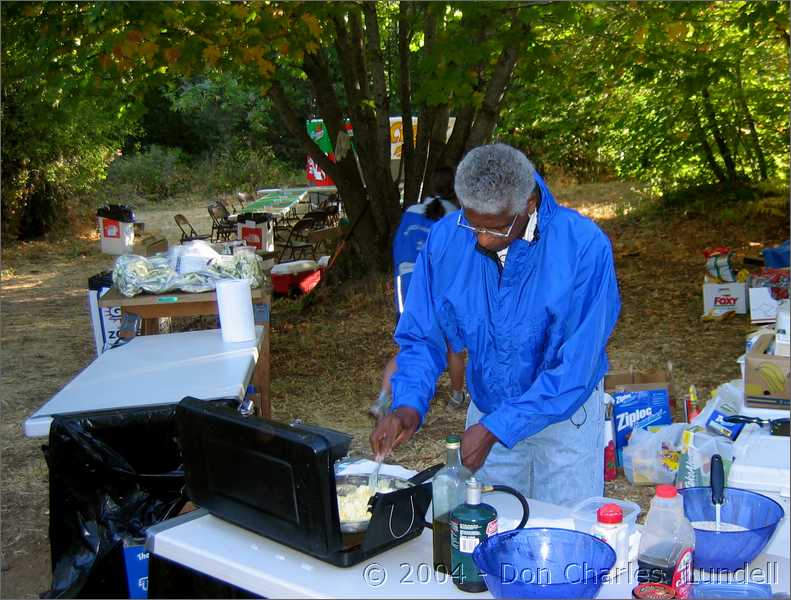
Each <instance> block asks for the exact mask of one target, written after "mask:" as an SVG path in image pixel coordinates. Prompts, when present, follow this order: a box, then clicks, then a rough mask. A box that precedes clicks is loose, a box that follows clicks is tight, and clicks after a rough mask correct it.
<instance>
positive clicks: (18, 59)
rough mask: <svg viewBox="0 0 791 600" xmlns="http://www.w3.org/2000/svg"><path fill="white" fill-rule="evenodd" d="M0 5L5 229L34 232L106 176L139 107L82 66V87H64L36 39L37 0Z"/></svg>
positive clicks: (78, 75) (10, 234) (59, 218)
mask: <svg viewBox="0 0 791 600" xmlns="http://www.w3.org/2000/svg"><path fill="white" fill-rule="evenodd" d="M1 8H2V36H3V48H2V69H3V78H2V119H1V120H2V139H3V143H2V167H3V178H2V212H3V221H2V225H3V235H4V236H6V237H7V238H10V239H13V238H15V237H18V236H21V237H34V236H39V235H42V234H44V233H45V232H47V231H48V230H50V229H51V228H52V227H53V226H56V225H58V224H61V223H63V222H64V220H65V218H66V214H67V212H68V211H69V207H70V205H71V204H72V203H73V202H74V201H75V199H76V198H77V197H79V196H81V195H83V194H85V193H86V192H87V191H88V190H90V189H91V188H92V187H93V186H94V185H95V184H96V182H97V181H99V180H100V179H101V178H102V177H103V176H104V173H105V167H106V165H107V163H108V162H109V160H110V158H111V156H112V152H113V151H114V149H115V148H117V147H118V146H119V145H120V143H121V142H122V140H123V139H124V137H126V135H128V134H129V133H131V132H132V130H133V127H134V107H132V106H130V104H129V103H128V99H126V98H125V97H124V96H121V95H118V94H112V93H108V90H107V89H106V88H105V87H104V83H103V82H102V81H101V80H100V81H98V82H96V85H93V82H94V81H93V74H86V73H84V72H74V73H73V74H72V77H73V80H74V82H75V84H76V85H77V86H78V87H79V88H80V89H81V91H80V93H79V94H74V95H66V94H64V93H63V88H62V85H63V84H62V80H61V79H59V78H49V76H48V64H47V62H48V59H49V60H57V59H52V58H51V57H48V56H47V54H46V53H44V52H41V51H40V48H38V47H37V44H38V43H40V42H41V40H38V39H37V38H38V37H39V36H40V31H39V27H41V26H44V24H36V23H35V22H34V18H33V16H32V15H34V14H35V11H37V10H38V9H39V8H40V6H39V5H32V4H22V3H19V4H17V3H3V4H2V6H1ZM54 25H55V23H51V24H47V26H54ZM60 25H61V26H62V25H64V23H60ZM72 45H73V40H72V42H71V43H65V44H64V45H63V47H62V48H60V49H59V50H58V55H59V56H60V55H63V54H64V53H66V54H67V53H69V52H70V48H71V47H72ZM86 82H91V85H89V86H87V87H86V86H85V84H86Z"/></svg>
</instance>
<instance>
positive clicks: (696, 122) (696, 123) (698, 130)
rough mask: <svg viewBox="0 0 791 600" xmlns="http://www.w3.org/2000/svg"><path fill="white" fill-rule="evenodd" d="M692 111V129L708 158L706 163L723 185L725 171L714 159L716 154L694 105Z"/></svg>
mask: <svg viewBox="0 0 791 600" xmlns="http://www.w3.org/2000/svg"><path fill="white" fill-rule="evenodd" d="M691 111H692V119H691V120H692V127H693V129H694V130H695V134H696V135H697V137H698V141H699V142H700V147H701V149H702V150H703V155H704V156H705V157H706V162H707V163H708V165H709V168H710V169H711V170H712V172H713V173H714V175H715V176H716V177H717V179H718V180H719V181H720V182H721V183H725V181H726V180H727V178H726V177H725V171H723V170H722V168H721V167H720V165H719V164H717V159H716V158H714V152H712V150H711V146H710V145H709V142H708V140H707V139H706V132H705V131H704V130H703V125H701V123H700V115H699V114H698V109H697V107H695V106H694V105H692V107H691Z"/></svg>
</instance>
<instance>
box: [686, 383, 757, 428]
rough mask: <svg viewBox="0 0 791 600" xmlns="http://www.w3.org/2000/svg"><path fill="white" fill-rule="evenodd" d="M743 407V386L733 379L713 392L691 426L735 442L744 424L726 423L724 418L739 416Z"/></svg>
mask: <svg viewBox="0 0 791 600" xmlns="http://www.w3.org/2000/svg"><path fill="white" fill-rule="evenodd" d="M743 407H744V384H743V383H742V381H741V380H740V379H734V380H733V381H729V382H727V383H723V384H722V385H720V386H719V387H718V388H717V389H716V390H715V392H714V393H713V394H712V396H711V399H710V400H709V401H708V402H706V406H705V407H704V408H703V410H702V411H701V412H700V414H699V415H698V416H697V417H695V418H694V419H693V420H692V424H693V425H697V426H698V427H702V428H705V429H706V430H707V431H709V432H710V433H713V434H718V435H721V436H724V437H726V438H728V439H730V440H735V439H736V438H737V437H738V435H739V433H740V432H741V430H742V428H743V427H744V424H743V423H728V422H727V421H725V417H729V416H731V415H738V414H740V413H741V412H742V408H743Z"/></svg>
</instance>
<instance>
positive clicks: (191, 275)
mask: <svg viewBox="0 0 791 600" xmlns="http://www.w3.org/2000/svg"><path fill="white" fill-rule="evenodd" d="M215 255H216V256H214V257H213V258H211V259H209V260H208V262H206V264H205V265H203V264H202V263H201V264H200V265H198V264H197V261H198V260H201V259H200V258H199V255H197V254H190V255H182V256H181V257H177V258H176V263H177V264H178V263H179V261H181V260H182V259H183V257H184V256H191V257H193V258H195V259H196V260H195V261H193V262H194V263H195V264H192V265H190V266H189V267H187V268H186V270H184V272H182V273H180V272H179V271H178V270H177V269H176V268H175V267H174V266H173V264H172V262H171V261H172V259H173V255H171V256H166V255H157V256H152V257H149V258H146V257H143V256H136V255H134V254H127V255H122V256H119V257H118V259H117V260H116V262H115V268H114V269H113V284H115V286H116V287H117V288H118V290H119V291H120V292H121V293H122V294H123V295H124V296H127V297H131V296H136V295H137V294H139V293H141V292H149V293H151V294H163V293H165V292H170V291H174V290H182V291H184V292H209V291H211V290H213V289H215V288H216V286H217V281H218V280H220V279H248V280H249V281H250V287H251V288H257V287H260V286H261V284H262V283H263V282H264V278H265V276H266V275H265V271H264V261H263V259H262V258H261V257H260V256H258V255H256V254H251V253H243V254H235V255H233V256H224V255H220V254H217V253H216V252H215Z"/></svg>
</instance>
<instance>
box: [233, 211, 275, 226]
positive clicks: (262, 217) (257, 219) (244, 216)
mask: <svg viewBox="0 0 791 600" xmlns="http://www.w3.org/2000/svg"><path fill="white" fill-rule="evenodd" d="M274 220H275V217H274V215H270V214H269V213H251V212H241V213H239V216H238V217H237V218H236V222H237V223H246V222H247V221H253V222H254V223H256V224H259V223H269V222H270V221H274Z"/></svg>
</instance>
